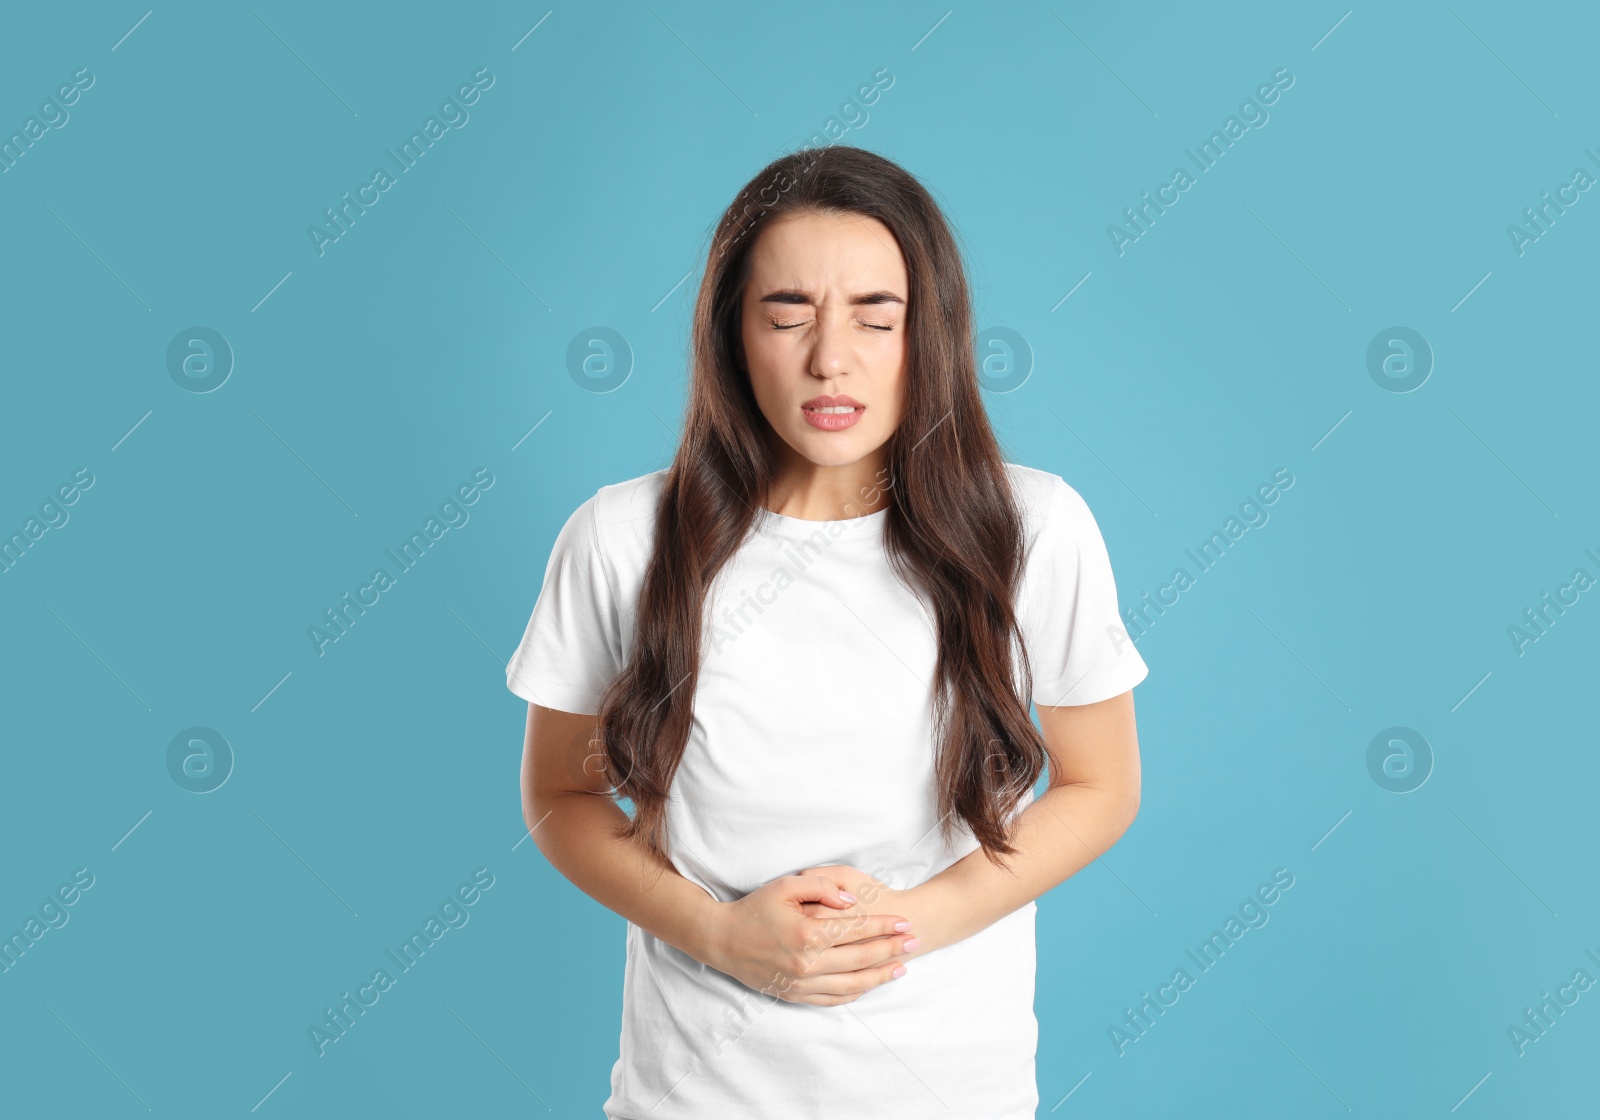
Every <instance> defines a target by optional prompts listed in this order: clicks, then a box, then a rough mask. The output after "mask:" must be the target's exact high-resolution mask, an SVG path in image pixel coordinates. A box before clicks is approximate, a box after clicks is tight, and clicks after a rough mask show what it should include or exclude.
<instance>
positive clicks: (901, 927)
mask: <svg viewBox="0 0 1600 1120" xmlns="http://www.w3.org/2000/svg"><path fill="white" fill-rule="evenodd" d="M894 931H895V932H896V933H910V932H911V923H910V922H896V923H895V924H894Z"/></svg>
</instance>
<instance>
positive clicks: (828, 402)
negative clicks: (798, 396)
mask: <svg viewBox="0 0 1600 1120" xmlns="http://www.w3.org/2000/svg"><path fill="white" fill-rule="evenodd" d="M819 408H852V409H854V410H855V411H854V412H818V411H817V409H819ZM866 410H867V406H866V405H864V404H862V403H861V402H860V401H858V400H856V399H855V398H853V397H847V396H845V395H843V394H840V395H839V396H836V397H830V396H827V395H823V396H820V397H812V398H811V399H810V400H808V401H806V402H805V403H804V404H802V405H801V406H800V413H801V415H803V416H804V417H805V418H806V423H807V424H810V425H811V426H812V427H813V428H816V429H817V430H818V431H823V432H842V431H844V430H845V429H846V428H848V427H851V426H852V425H853V424H855V422H856V421H857V420H860V419H861V414H862V413H863V412H865V411H866Z"/></svg>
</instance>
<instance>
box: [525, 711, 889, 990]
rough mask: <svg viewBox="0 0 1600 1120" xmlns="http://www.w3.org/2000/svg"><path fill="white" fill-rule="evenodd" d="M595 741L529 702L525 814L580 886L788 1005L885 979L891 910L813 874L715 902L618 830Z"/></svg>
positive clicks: (575, 721) (585, 730)
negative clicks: (812, 909)
mask: <svg viewBox="0 0 1600 1120" xmlns="http://www.w3.org/2000/svg"><path fill="white" fill-rule="evenodd" d="M595 738H596V736H595V717H594V716H592V715H579V714H575V713H572V712H560V711H556V710H555V709H553V708H543V707H540V706H538V705H537V704H529V705H528V730H527V738H526V741H525V744H524V747H523V754H522V814H523V819H524V820H525V821H526V822H527V825H528V829H529V831H530V832H531V834H532V835H533V839H534V843H536V844H538V845H539V850H540V851H541V852H543V853H544V856H545V858H546V859H547V860H549V861H550V864H551V866H552V867H554V868H555V869H556V870H557V871H559V872H561V874H562V875H564V876H566V877H567V879H569V880H570V881H571V882H572V883H573V884H574V885H575V886H576V887H577V888H578V889H579V890H581V891H583V892H584V893H585V894H587V895H588V896H589V897H591V898H593V899H594V900H595V901H596V902H599V903H600V904H601V905H602V906H605V907H606V908H607V909H609V910H612V911H614V912H615V913H618V914H621V915H622V916H623V917H624V918H627V919H628V920H629V921H630V922H632V923H633V924H634V925H636V926H638V927H639V928H641V929H643V930H645V931H646V932H648V933H650V934H651V935H653V936H654V937H657V938H659V939H660V940H662V941H664V942H666V943H667V944H668V945H671V946H672V947H674V948H675V949H678V950H680V951H682V952H684V953H687V954H688V955H689V956H690V957H693V958H694V959H695V960H697V961H700V962H701V963H702V964H706V965H709V966H710V967H712V968H715V969H717V970H718V971H719V972H723V973H726V974H727V975H729V976H732V977H733V978H734V979H736V980H738V981H740V982H741V983H744V984H746V985H747V986H749V987H751V988H754V989H756V990H758V991H763V992H766V993H768V994H770V995H775V996H777V997H779V998H782V999H786V1000H789V1001H791V1002H796V1003H799V1002H805V1003H817V1004H825V1005H833V1004H838V1003H849V1002H851V1001H853V1000H854V999H857V998H859V997H860V995H861V994H862V993H863V992H865V991H867V990H869V989H871V988H874V987H876V986H877V985H879V984H882V983H885V982H887V981H889V980H891V979H894V977H895V969H897V968H899V963H898V958H900V957H902V956H903V955H904V951H903V949H902V946H903V945H904V944H905V943H906V942H907V941H910V940H912V935H911V933H910V927H909V926H908V925H907V924H906V923H905V921H904V919H903V917H902V916H901V915H900V914H899V913H898V912H885V908H883V907H879V908H875V909H874V910H873V911H872V912H871V913H869V912H868V910H867V909H866V908H865V907H864V906H862V905H861V904H860V903H858V902H857V901H856V899H855V898H854V897H842V896H841V894H840V891H839V888H837V887H835V886H834V885H833V883H832V882H831V881H830V880H828V879H825V878H823V877H821V876H801V875H786V876H784V877H782V878H781V879H776V880H774V881H773V882H771V883H767V884H765V885H763V886H762V887H761V888H759V889H758V890H755V891H752V892H751V893H750V894H748V895H746V896H744V897H743V898H740V899H736V900H734V901H733V902H720V901H718V900H717V899H716V898H714V897H712V896H711V895H710V894H708V893H707V892H706V891H705V890H703V889H702V888H701V887H700V886H698V885H697V884H695V883H693V882H691V881H689V880H688V879H686V878H685V877H684V876H683V875H682V874H680V873H679V872H678V870H677V869H676V868H675V867H673V866H672V865H671V863H669V862H667V861H666V860H662V859H660V858H657V857H654V856H652V855H651V854H650V852H649V850H648V849H647V848H645V846H644V845H643V844H639V843H635V842H633V841H630V840H626V839H622V838H619V837H618V836H616V835H615V830H616V829H617V828H618V827H619V826H620V825H622V824H624V823H626V821H627V814H625V813H624V812H623V811H622V808H621V807H620V806H619V805H617V803H616V802H615V801H614V800H613V799H612V798H611V796H610V794H609V793H608V792H607V791H608V789H609V788H610V782H609V781H608V780H607V775H606V773H605V766H604V764H603V761H604V755H603V753H602V752H601V751H600V749H599V744H598V742H594V743H592V742H591V741H592V740H594V739H595ZM819 904H820V905H819ZM804 906H813V907H819V914H821V915H823V916H812V915H811V914H810V913H809V912H807V911H805V910H803V909H802V907H804ZM900 971H901V972H903V971H904V969H901V970H900Z"/></svg>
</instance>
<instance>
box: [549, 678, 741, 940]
mask: <svg viewBox="0 0 1600 1120" xmlns="http://www.w3.org/2000/svg"><path fill="white" fill-rule="evenodd" d="M594 738H595V718H594V716H592V715H579V714H576V713H573V712H558V711H556V710H555V709H554V708H542V707H540V706H539V705H537V704H529V705H528V731H527V738H526V740H525V742H524V745H523V751H522V816H523V820H524V821H526V822H527V825H528V830H529V832H530V833H531V834H532V836H533V841H534V843H536V844H538V845H539V850H540V851H541V852H543V853H544V857H545V859H547V860H549V861H550V865H551V866H552V867H554V868H555V869H556V870H557V871H559V872H561V874H562V875H564V876H566V877H567V878H568V879H569V880H571V882H572V883H573V884H574V885H576V886H577V887H578V889H579V890H581V891H583V892H584V893H585V894H587V895H588V896H589V897H590V898H593V899H594V900H595V901H596V902H599V903H600V904H601V905H602V906H604V907H606V908H607V909H608V910H612V911H614V912H616V913H618V914H621V915H622V916H623V917H624V918H627V919H628V920H629V921H630V922H632V923H633V924H634V925H636V926H638V927H639V928H640V929H643V930H645V931H647V932H648V933H650V934H651V935H653V936H655V937H657V938H660V939H661V940H662V941H665V942H666V943H667V944H668V945H671V946H672V947H673V948H675V949H680V950H682V951H683V952H685V953H688V954H689V955H690V956H692V957H695V959H697V960H698V959H700V956H699V954H700V953H701V952H702V949H701V946H700V943H699V935H700V933H701V932H702V931H703V930H704V929H705V926H706V924H707V923H708V922H709V921H710V919H711V915H712V912H713V910H714V909H715V908H716V907H717V905H718V903H717V900H716V899H714V898H712V897H711V896H710V895H709V894H707V893H706V892H705V891H704V890H702V889H701V888H700V887H699V886H697V885H695V884H694V883H691V882H690V881H689V880H688V879H685V878H684V877H683V876H682V875H680V874H679V873H678V872H677V870H676V869H675V868H673V867H672V866H671V864H669V863H666V862H665V861H663V860H659V859H656V858H652V857H651V855H650V853H649V852H648V851H647V849H646V848H645V847H644V845H642V844H634V843H629V842H628V841H625V840H619V839H617V838H616V837H615V836H614V835H613V832H614V830H615V829H617V828H618V827H619V826H621V825H623V824H625V823H627V819H628V818H627V814H626V813H624V812H623V811H622V808H621V806H619V805H618V804H617V803H616V802H615V801H614V800H612V798H611V797H610V795H609V794H608V793H607V790H608V788H609V783H608V782H607V780H606V774H605V767H604V765H603V762H604V755H603V754H602V753H601V751H600V745H599V743H598V742H596V743H594V744H593V745H592V746H591V740H593V739H594Z"/></svg>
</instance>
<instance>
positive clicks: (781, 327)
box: [767, 319, 894, 331]
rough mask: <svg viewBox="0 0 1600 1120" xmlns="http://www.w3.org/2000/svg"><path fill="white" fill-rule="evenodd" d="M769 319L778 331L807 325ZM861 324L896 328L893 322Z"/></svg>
mask: <svg viewBox="0 0 1600 1120" xmlns="http://www.w3.org/2000/svg"><path fill="white" fill-rule="evenodd" d="M767 321H768V322H769V323H771V324H772V329H773V330H778V331H789V330H793V329H794V328H795V327H803V326H805V325H806V324H805V322H800V323H780V322H778V321H777V320H775V319H769V320H767ZM809 321H810V320H806V322H809ZM861 325H862V326H863V327H871V328H872V329H873V330H875V331H892V330H894V324H893V323H862V324H861Z"/></svg>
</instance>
